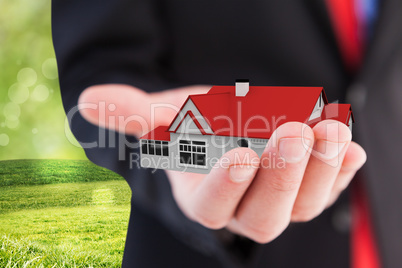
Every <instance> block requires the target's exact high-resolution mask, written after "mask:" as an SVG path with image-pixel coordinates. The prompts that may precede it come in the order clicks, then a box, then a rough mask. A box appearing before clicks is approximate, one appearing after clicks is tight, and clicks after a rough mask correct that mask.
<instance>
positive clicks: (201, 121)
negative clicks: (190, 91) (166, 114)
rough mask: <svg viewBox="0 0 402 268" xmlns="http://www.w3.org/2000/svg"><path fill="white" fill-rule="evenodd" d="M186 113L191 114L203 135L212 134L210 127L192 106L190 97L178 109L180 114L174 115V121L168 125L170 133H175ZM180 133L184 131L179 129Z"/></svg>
mask: <svg viewBox="0 0 402 268" xmlns="http://www.w3.org/2000/svg"><path fill="white" fill-rule="evenodd" d="M188 112H191V114H192V117H193V118H195V119H196V120H197V122H198V124H199V126H200V128H201V129H202V130H203V131H204V133H205V134H214V132H213V131H212V129H211V127H210V126H209V124H208V123H207V121H206V120H205V118H204V117H203V116H202V114H201V113H200V111H199V110H198V108H197V107H196V106H195V105H194V102H193V101H192V100H191V98H190V97H189V98H188V99H187V101H186V102H185V103H184V105H183V106H182V108H181V109H180V112H179V113H178V114H177V115H176V117H175V119H174V120H173V121H172V123H171V124H170V126H169V131H170V132H175V131H176V130H178V129H179V128H178V127H179V125H180V124H181V123H182V121H183V119H185V117H186V116H187V114H188ZM192 121H194V120H192ZM181 131H184V129H181Z"/></svg>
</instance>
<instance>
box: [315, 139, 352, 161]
mask: <svg viewBox="0 0 402 268" xmlns="http://www.w3.org/2000/svg"><path fill="white" fill-rule="evenodd" d="M345 145H346V142H333V141H327V140H317V141H316V143H315V144H314V151H316V152H318V153H319V157H320V158H323V159H325V160H330V159H333V158H335V157H337V156H338V155H339V153H340V152H341V151H342V149H343V147H345Z"/></svg>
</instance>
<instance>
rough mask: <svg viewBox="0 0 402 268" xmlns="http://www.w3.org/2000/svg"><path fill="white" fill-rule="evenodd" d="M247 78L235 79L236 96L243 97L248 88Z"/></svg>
mask: <svg viewBox="0 0 402 268" xmlns="http://www.w3.org/2000/svg"><path fill="white" fill-rule="evenodd" d="M249 85H250V84H249V81H248V79H236V97H244V96H246V95H247V93H248V90H249Z"/></svg>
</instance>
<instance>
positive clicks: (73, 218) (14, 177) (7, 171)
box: [0, 160, 131, 267]
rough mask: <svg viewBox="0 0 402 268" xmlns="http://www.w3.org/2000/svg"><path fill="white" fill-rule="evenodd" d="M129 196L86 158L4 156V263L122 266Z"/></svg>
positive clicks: (0, 222) (0, 223)
mask: <svg viewBox="0 0 402 268" xmlns="http://www.w3.org/2000/svg"><path fill="white" fill-rule="evenodd" d="M130 197H131V191H130V189H129V187H128V185H127V183H126V182H125V181H124V180H122V178H121V177H119V176H117V175H116V174H114V173H112V172H111V171H108V170H106V169H103V168H99V167H97V166H96V165H93V164H91V163H90V162H88V161H72V160H18V161H17V160H16V161H2V162H0V267H120V264H121V258H122V255H123V250H124V243H125V236H126V231H127V224H128V218H129V213H130Z"/></svg>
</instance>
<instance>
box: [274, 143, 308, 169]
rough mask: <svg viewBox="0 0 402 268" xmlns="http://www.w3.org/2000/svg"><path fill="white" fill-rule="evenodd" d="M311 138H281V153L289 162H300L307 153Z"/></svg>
mask: <svg viewBox="0 0 402 268" xmlns="http://www.w3.org/2000/svg"><path fill="white" fill-rule="evenodd" d="M310 145H311V140H309V139H302V138H281V139H280V140H279V154H280V156H281V157H283V158H284V159H285V161H286V162H288V163H297V162H300V161H301V160H302V159H303V158H304V157H305V156H306V154H307V151H308V150H309V148H310Z"/></svg>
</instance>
